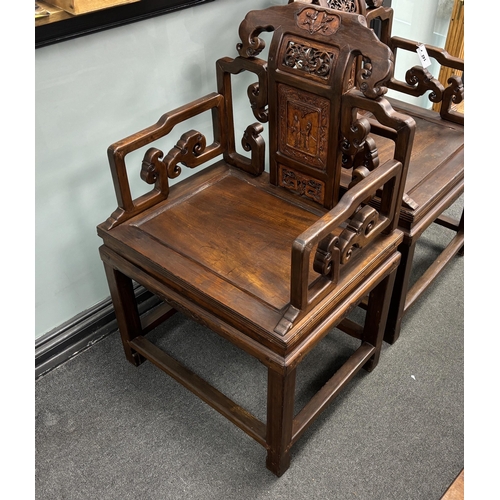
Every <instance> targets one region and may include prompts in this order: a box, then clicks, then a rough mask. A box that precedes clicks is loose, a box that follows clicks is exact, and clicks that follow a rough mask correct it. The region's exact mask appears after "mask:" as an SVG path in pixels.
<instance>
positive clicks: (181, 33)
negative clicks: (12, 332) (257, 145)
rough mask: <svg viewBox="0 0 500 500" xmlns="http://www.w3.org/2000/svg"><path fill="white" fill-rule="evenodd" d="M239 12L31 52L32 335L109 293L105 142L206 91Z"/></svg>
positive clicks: (117, 31)
mask: <svg viewBox="0 0 500 500" xmlns="http://www.w3.org/2000/svg"><path fill="white" fill-rule="evenodd" d="M282 3H283V2H282V1H281V0H253V1H252V2H251V8H252V9H259V8H264V7H267V6H269V5H273V4H282ZM248 10H249V2H246V1H235V0H215V1H214V2H211V3H208V4H204V5H200V6H197V7H192V8H189V9H184V10H182V11H178V12H173V13H170V14H166V15H163V16H160V17H157V18H153V19H148V20H144V21H140V22H137V23H133V24H130V25H127V26H123V27H120V28H114V29H112V30H107V31H104V32H101V33H96V34H93V35H89V36H85V37H81V38H77V39H75V40H70V41H66V42H62V43H59V44H55V45H51V46H48V47H43V48H40V49H37V50H36V51H35V79H36V82H35V84H36V97H35V99H36V109H35V122H36V128H35V140H36V146H35V157H36V176H35V178H36V180H35V195H36V201H35V209H36V240H35V245H36V268H35V275H36V276H35V283H36V309H35V320H36V321H35V338H38V337H40V336H41V335H43V334H45V333H47V332H49V331H51V330H52V329H54V328H57V327H58V326H59V325H61V324H63V323H64V322H66V321H68V320H70V319H71V318H73V317H74V316H76V315H77V314H79V313H81V312H83V311H85V310H86V309H89V308H91V307H92V306H93V305H95V304H97V303H98V302H100V301H102V300H103V299H105V298H107V297H108V296H109V291H108V288H107V284H106V281H105V277H104V271H103V268H102V264H101V261H100V259H99V255H98V247H99V244H100V239H99V238H98V237H97V235H96V229H95V228H96V226H97V224H99V223H100V222H102V221H104V220H105V219H106V218H107V217H108V216H109V215H110V214H111V212H113V210H114V209H115V208H116V199H115V195H114V189H113V184H112V180H111V175H110V172H109V166H108V163H107V157H106V150H107V148H108V146H109V145H110V144H112V143H113V142H115V141H117V140H119V139H122V138H123V137H126V136H128V135H130V134H132V133H134V132H136V131H138V130H140V129H142V128H145V127H147V126H149V125H152V124H153V123H155V122H156V121H157V120H158V118H159V117H160V116H161V115H162V114H163V113H164V112H166V111H169V110H170V109H172V108H175V107H177V106H180V105H182V104H185V103H187V102H189V101H191V100H193V99H196V98H198V97H201V96H202V95H205V94H208V93H210V92H212V91H214V90H216V84H215V64H214V63H215V60H216V59H217V58H219V57H223V56H226V55H228V56H231V57H234V56H236V55H237V54H236V49H235V45H236V43H237V41H238V38H237V36H238V31H237V29H238V24H239V22H240V21H241V20H242V19H243V17H244V16H245V14H246V12H247V11H248ZM254 121H255V120H254ZM186 130H188V129H187V128H186V129H185V130H182V131H181V133H182V132H184V131H186ZM177 139H178V137H176V140H177ZM135 167H136V168H131V170H130V174H129V175H130V176H131V182H132V183H133V184H134V183H135V184H136V186H134V185H133V186H132V189H133V191H134V189H137V190H139V189H142V184H144V183H142V181H140V179H139V170H140V161H138V162H137V164H136V166H135ZM144 186H145V189H144V190H147V188H150V186H147V185H145V184H144ZM138 193H139V191H138ZM134 194H135V192H134Z"/></svg>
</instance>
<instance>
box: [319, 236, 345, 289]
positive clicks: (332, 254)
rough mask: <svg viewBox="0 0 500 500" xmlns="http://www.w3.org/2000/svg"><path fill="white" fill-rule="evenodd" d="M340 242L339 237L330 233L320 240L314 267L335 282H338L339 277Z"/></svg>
mask: <svg viewBox="0 0 500 500" xmlns="http://www.w3.org/2000/svg"><path fill="white" fill-rule="evenodd" d="M338 244H339V239H338V237H337V236H333V235H331V234H330V235H328V236H327V237H326V238H324V239H323V240H321V241H320V242H319V244H318V247H317V249H316V253H315V255H314V263H313V269H314V270H315V271H316V272H317V273H318V274H321V275H323V276H325V277H328V278H329V279H330V280H331V281H332V282H333V284H336V283H337V282H338V279H339V269H340V250H339V248H338Z"/></svg>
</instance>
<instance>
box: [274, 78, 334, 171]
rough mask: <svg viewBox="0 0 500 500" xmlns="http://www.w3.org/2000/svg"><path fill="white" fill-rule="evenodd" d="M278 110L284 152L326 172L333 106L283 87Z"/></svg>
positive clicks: (280, 140) (280, 146) (279, 88)
mask: <svg viewBox="0 0 500 500" xmlns="http://www.w3.org/2000/svg"><path fill="white" fill-rule="evenodd" d="M278 106H279V149H280V151H281V152H282V153H284V154H286V155H287V156H289V157H291V158H294V159H295V160H299V161H301V162H306V163H307V164H308V165H310V166H314V167H317V168H319V169H321V170H325V168H326V156H327V153H326V142H327V135H328V116H329V111H330V102H329V101H328V100H327V99H324V98H322V97H318V96H314V95H312V94H309V93H307V92H304V91H301V90H298V89H293V88H291V87H288V86H286V85H279V87H278Z"/></svg>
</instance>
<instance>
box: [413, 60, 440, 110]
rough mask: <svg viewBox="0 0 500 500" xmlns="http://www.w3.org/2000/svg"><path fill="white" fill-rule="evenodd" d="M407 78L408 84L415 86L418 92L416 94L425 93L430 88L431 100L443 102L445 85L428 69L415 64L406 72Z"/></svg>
mask: <svg viewBox="0 0 500 500" xmlns="http://www.w3.org/2000/svg"><path fill="white" fill-rule="evenodd" d="M405 79H406V83H407V84H408V85H411V86H412V87H415V90H416V92H415V94H414V95H419V96H420V95H424V94H425V93H426V92H427V91H428V90H430V91H431V92H430V94H429V100H430V101H432V102H441V100H442V99H443V92H444V87H443V85H442V84H441V82H440V81H439V80H438V79H437V78H434V77H433V76H432V74H431V73H429V71H427V70H426V69H424V68H422V67H420V66H415V67H413V68H411V69H409V70H408V71H407V72H406V76H405Z"/></svg>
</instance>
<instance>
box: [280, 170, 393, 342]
mask: <svg viewBox="0 0 500 500" xmlns="http://www.w3.org/2000/svg"><path fill="white" fill-rule="evenodd" d="M401 173H402V164H401V162H399V161H396V160H389V161H387V162H386V163H384V164H383V165H381V166H379V167H377V168H376V169H375V170H374V171H372V172H371V173H370V174H369V175H368V176H367V177H365V178H364V179H362V180H361V181H360V182H358V183H357V184H356V185H355V186H353V187H352V188H351V189H349V190H348V191H347V192H346V193H345V194H344V195H343V196H342V198H341V199H340V200H339V202H338V204H337V205H336V206H335V207H334V208H333V209H331V210H330V211H329V212H327V213H326V214H324V215H323V216H322V217H321V218H320V219H319V220H318V221H317V222H315V223H314V224H313V225H312V226H310V227H309V228H308V229H307V230H306V231H304V232H303V233H302V234H301V235H299V236H298V237H297V238H296V239H295V241H294V242H293V244H292V262H291V283H290V306H289V308H288V309H287V311H286V312H285V314H284V316H283V318H282V320H281V321H280V322H279V323H278V325H277V326H276V328H275V332H276V333H279V334H280V335H285V334H286V332H287V331H288V330H289V329H290V328H291V327H292V324H293V322H294V321H295V320H296V319H297V318H298V317H299V316H300V314H301V313H306V312H307V311H309V310H310V309H311V308H312V307H314V305H316V304H317V303H318V302H319V301H320V300H321V299H322V298H323V297H325V296H326V295H327V294H328V293H329V292H331V291H332V290H333V288H335V285H336V284H337V282H338V277H339V273H340V268H341V265H343V264H345V263H347V261H349V260H350V259H351V256H353V255H354V254H355V253H356V252H357V251H361V249H362V248H363V247H364V246H365V245H367V244H369V243H370V242H371V241H373V239H374V238H375V237H376V236H377V235H379V234H380V233H382V232H383V231H384V230H388V229H390V227H391V223H392V221H393V220H394V217H396V213H397V211H398V210H399V204H398V196H397V193H398V192H399V184H400V182H401ZM380 190H382V201H381V207H380V210H379V211H377V210H375V209H374V208H373V207H371V206H369V205H367V204H366V202H367V201H369V200H370V199H371V197H372V196H374V195H375V193H377V192H379V191H380ZM339 233H340V234H339ZM337 235H338V236H337ZM315 247H317V250H316V253H315V257H314V264H313V269H314V271H316V272H317V273H318V274H319V278H318V279H316V280H315V281H314V282H313V283H312V284H311V285H309V270H310V260H311V253H312V251H313V249H314V248H315ZM358 249H359V250H358Z"/></svg>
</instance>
